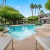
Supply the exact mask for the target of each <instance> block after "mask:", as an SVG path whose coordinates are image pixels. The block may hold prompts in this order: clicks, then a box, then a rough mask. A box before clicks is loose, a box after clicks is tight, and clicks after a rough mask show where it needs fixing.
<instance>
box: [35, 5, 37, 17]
mask: <svg viewBox="0 0 50 50" xmlns="http://www.w3.org/2000/svg"><path fill="white" fill-rule="evenodd" d="M36 9H37V5H36V4H35V16H36Z"/></svg>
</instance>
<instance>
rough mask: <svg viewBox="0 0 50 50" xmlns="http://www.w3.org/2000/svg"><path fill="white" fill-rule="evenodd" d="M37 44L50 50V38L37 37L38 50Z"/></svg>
mask: <svg viewBox="0 0 50 50" xmlns="http://www.w3.org/2000/svg"><path fill="white" fill-rule="evenodd" d="M37 42H38V43H39V44H40V45H41V46H42V47H43V48H44V49H45V50H50V37H36V50H37Z"/></svg>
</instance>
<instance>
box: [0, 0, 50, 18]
mask: <svg viewBox="0 0 50 50" xmlns="http://www.w3.org/2000/svg"><path fill="white" fill-rule="evenodd" d="M46 2H47V0H7V1H6V5H9V6H11V7H14V8H15V9H17V10H18V11H19V12H20V13H21V14H23V15H24V16H25V17H29V16H31V9H30V4H32V3H33V4H37V5H38V4H41V5H42V8H41V10H43V11H44V13H49V11H48V10H46V9H45V3H46ZM1 3H2V0H0V4H1ZM33 12H34V15H35V10H34V11H33ZM36 15H38V9H37V11H36Z"/></svg>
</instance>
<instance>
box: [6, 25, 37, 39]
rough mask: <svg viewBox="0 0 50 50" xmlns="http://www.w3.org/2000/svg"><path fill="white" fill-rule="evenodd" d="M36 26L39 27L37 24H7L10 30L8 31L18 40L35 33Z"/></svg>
mask: <svg viewBox="0 0 50 50" xmlns="http://www.w3.org/2000/svg"><path fill="white" fill-rule="evenodd" d="M36 27H37V26H36V25H20V26H10V27H9V26H7V28H9V31H8V32H7V33H8V34H10V35H11V36H12V37H13V38H15V39H17V40H23V39H25V38H27V37H29V36H31V35H33V34H35V33H36V31H35V28H36Z"/></svg>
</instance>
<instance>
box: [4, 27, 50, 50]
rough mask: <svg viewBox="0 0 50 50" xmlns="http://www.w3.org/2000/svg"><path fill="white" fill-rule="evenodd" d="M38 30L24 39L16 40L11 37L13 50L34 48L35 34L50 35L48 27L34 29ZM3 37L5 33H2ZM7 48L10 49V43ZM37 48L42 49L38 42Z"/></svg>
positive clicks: (30, 49)
mask: <svg viewBox="0 0 50 50" xmlns="http://www.w3.org/2000/svg"><path fill="white" fill-rule="evenodd" d="M36 30H37V31H38V32H37V33H36V34H34V35H32V36H30V37H28V38H26V39H24V40H21V41H17V40H15V39H13V45H14V50H36V39H35V37H36V36H42V37H44V36H50V31H49V30H50V29H40V28H39V29H36ZM3 36H4V37H5V36H7V35H5V34H4V35H3ZM7 50H11V44H10V45H9V46H8V48H7ZM38 50H44V49H43V48H42V47H41V46H40V45H39V44H38Z"/></svg>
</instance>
